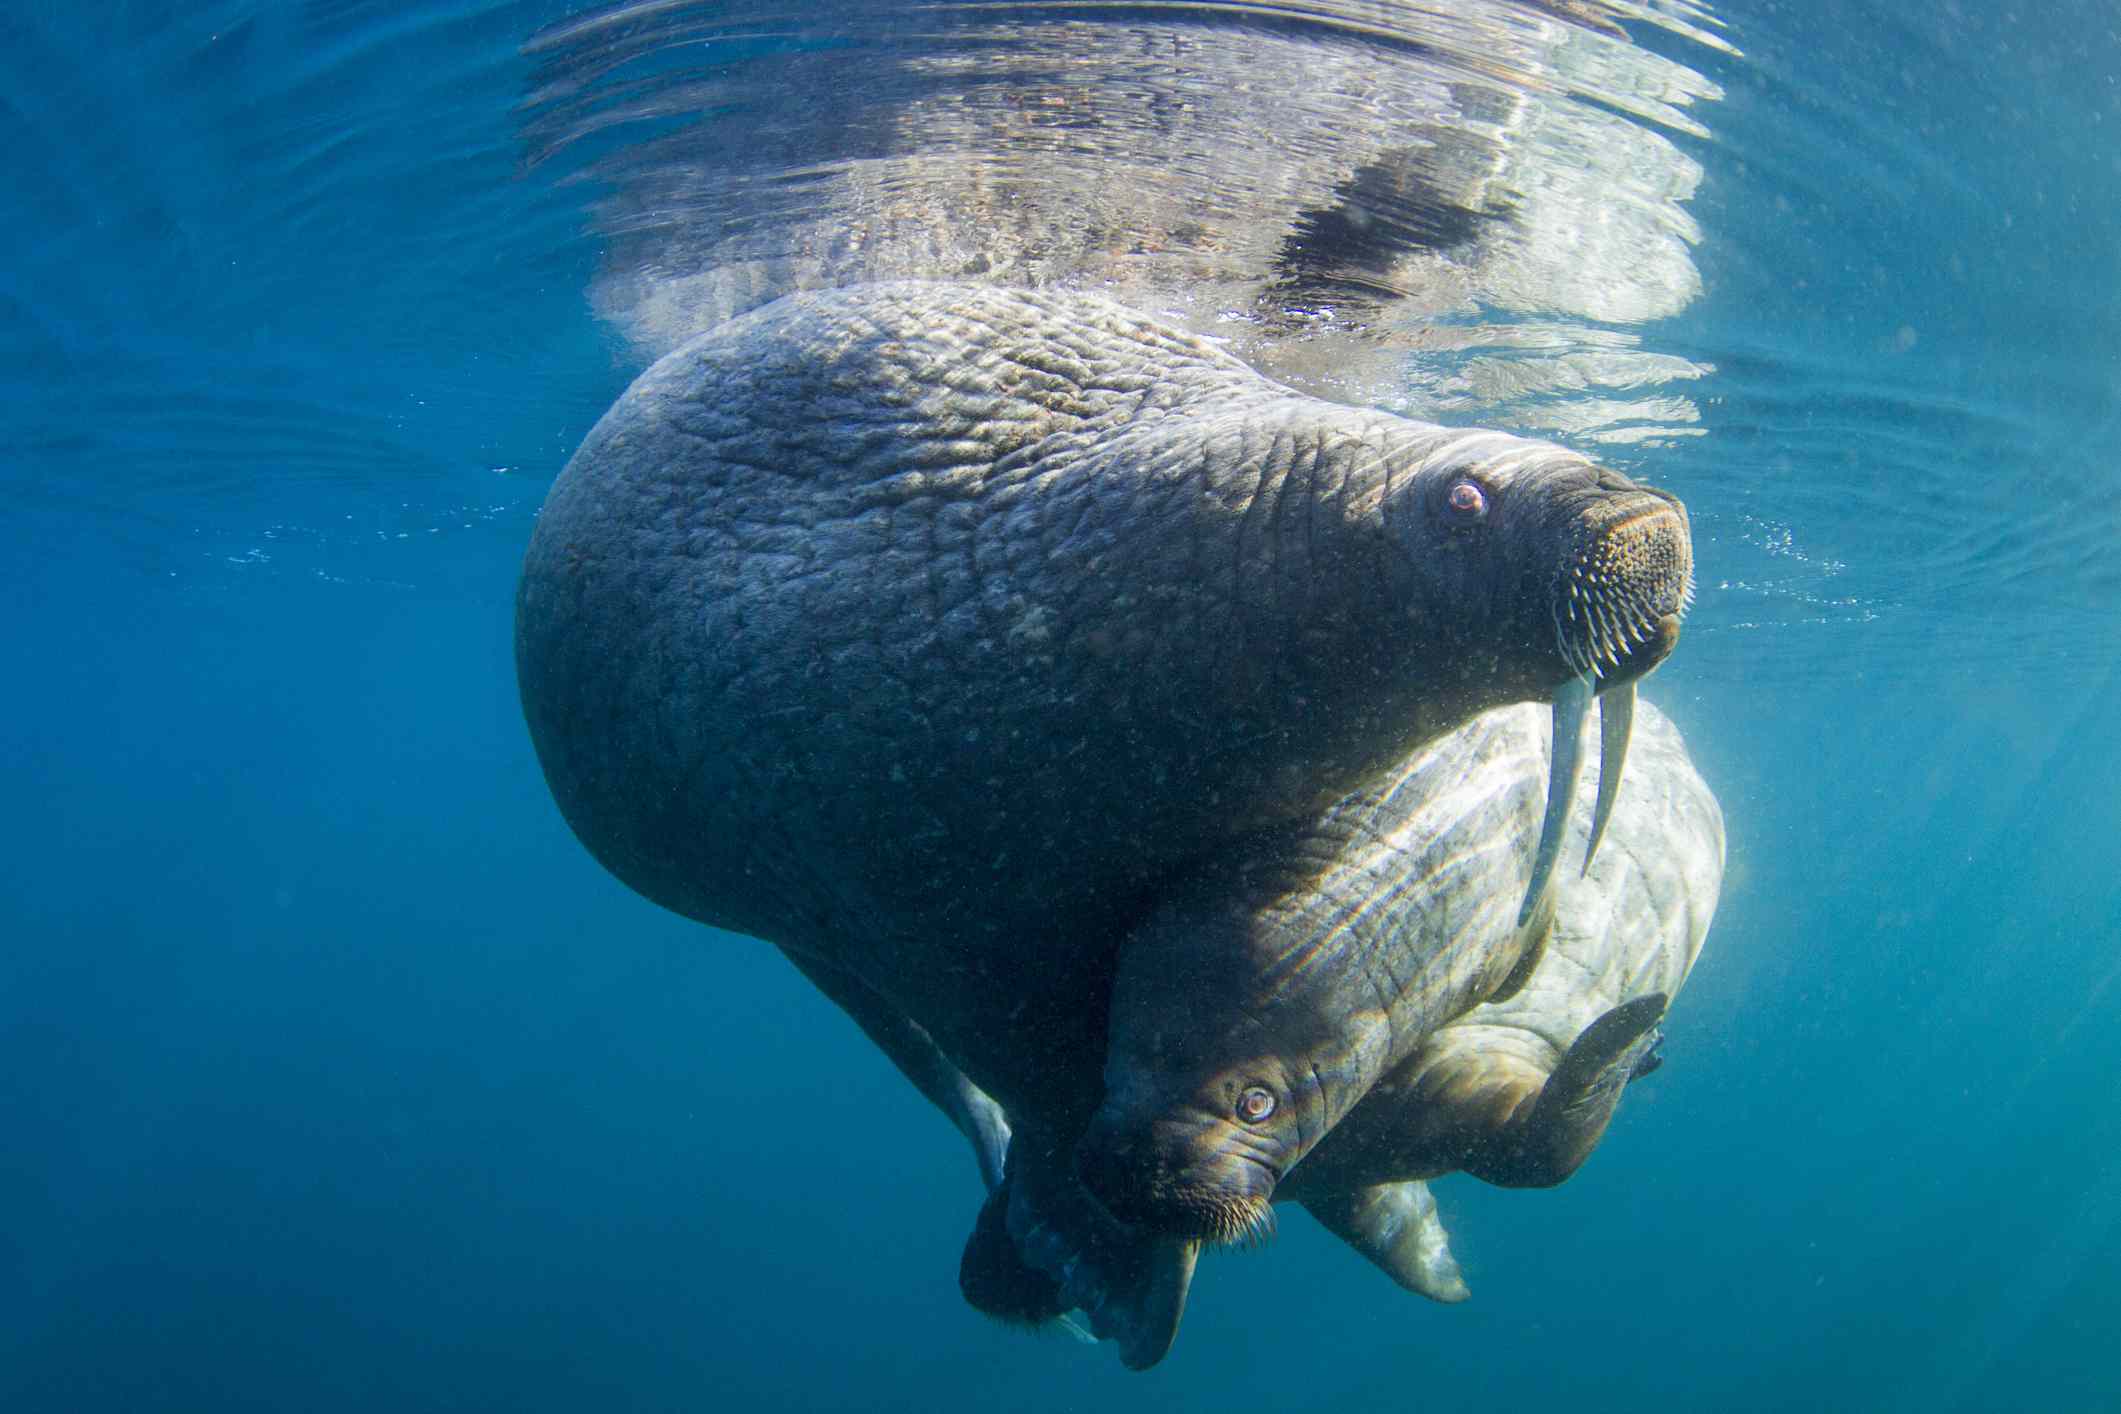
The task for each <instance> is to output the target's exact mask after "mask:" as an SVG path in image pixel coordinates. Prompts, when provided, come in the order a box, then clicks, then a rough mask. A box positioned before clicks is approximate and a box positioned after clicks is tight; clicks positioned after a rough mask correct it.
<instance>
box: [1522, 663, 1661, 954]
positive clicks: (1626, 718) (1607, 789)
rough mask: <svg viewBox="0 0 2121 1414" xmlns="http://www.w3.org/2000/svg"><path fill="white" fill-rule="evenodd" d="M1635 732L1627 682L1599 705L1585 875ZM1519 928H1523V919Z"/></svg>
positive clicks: (1616, 795)
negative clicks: (1594, 790)
mask: <svg viewBox="0 0 2121 1414" xmlns="http://www.w3.org/2000/svg"><path fill="white" fill-rule="evenodd" d="M1634 729H1635V684H1633V683H1624V684H1622V685H1621V686H1619V687H1616V688H1613V689H1612V690H1611V691H1609V692H1607V693H1606V694H1605V696H1603V697H1602V698H1600V699H1599V702H1598V808H1597V809H1596V810H1594V811H1593V812H1592V813H1591V842H1590V844H1588V845H1586V846H1585V847H1584V851H1583V872H1584V873H1586V874H1588V873H1590V872H1591V861H1592V860H1594V859H1596V858H1597V857H1598V842H1599V841H1600V840H1602V839H1604V838H1605V827H1606V826H1607V825H1608V824H1609V823H1611V821H1612V819H1613V802H1614V801H1615V800H1618V799H1619V798H1620V767H1621V763H1622V762H1624V761H1626V760H1627V759H1628V736H1629V734H1630V733H1631V732H1633V731H1634ZM1518 926H1519V927H1522V926H1524V925H1523V922H1522V921H1521V920H1520V922H1519V924H1518Z"/></svg>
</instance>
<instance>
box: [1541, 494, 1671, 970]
mask: <svg viewBox="0 0 2121 1414" xmlns="http://www.w3.org/2000/svg"><path fill="white" fill-rule="evenodd" d="M1600 490H1601V491H1603V492H1605V493H1606V495H1607V499H1605V500H1602V501H1601V502H1600V503H1599V504H1598V507H1597V511H1596V513H1595V514H1592V515H1588V516H1586V517H1585V518H1584V520H1583V521H1582V525H1581V531H1580V538H1579V539H1578V542H1577V545H1576V549H1575V552H1574V553H1573V554H1571V555H1569V556H1568V557H1567V558H1566V560H1565V561H1564V562H1563V564H1562V566H1561V569H1560V571H1559V572H1558V573H1557V574H1556V576H1555V578H1554V582H1553V586H1552V589H1551V591H1550V596H1549V603H1550V605H1551V607H1552V611H1553V615H1554V630H1555V637H1556V640H1557V642H1558V643H1559V645H1560V648H1561V655H1562V658H1563V660H1564V661H1566V662H1567V663H1568V665H1569V666H1570V668H1572V669H1573V670H1574V673H1575V676H1573V677H1571V678H1570V679H1569V680H1568V681H1567V682H1565V683H1563V684H1562V685H1561V687H1560V688H1559V690H1557V691H1556V692H1555V694H1554V732H1553V737H1554V741H1553V750H1552V755H1551V758H1550V766H1549V774H1548V777H1547V807H1546V814H1545V817H1544V818H1543V819H1542V820H1541V821H1540V826H1539V844H1538V846H1537V848H1536V849H1535V850H1534V851H1533V856H1532V879H1531V883H1530V885H1529V886H1528V887H1527V888H1526V889H1525V896H1524V903H1523V905H1522V906H1521V907H1520V908H1519V909H1518V912H1517V926H1518V927H1520V928H1521V927H1523V926H1524V925H1525V924H1526V923H1528V922H1530V921H1531V918H1532V915H1533V914H1534V913H1535V912H1537V911H1538V908H1539V904H1540V900H1541V899H1543V898H1544V897H1545V896H1546V891H1547V887H1548V885H1549V884H1550V883H1552V882H1553V877H1554V865H1555V862H1556V860H1557V859H1558V858H1559V856H1560V854H1561V838H1562V835H1563V834H1564V833H1565V832H1566V830H1567V826H1568V819H1569V811H1570V809H1571V808H1572V807H1573V806H1574V804H1575V801H1576V777H1577V773H1578V771H1579V769H1580V768H1581V766H1582V762H1583V728H1584V719H1585V717H1587V716H1588V715H1589V714H1590V710H1591V699H1592V697H1593V696H1594V695H1599V696H1602V697H1603V699H1604V700H1603V705H1602V710H1601V711H1600V712H1599V746H1598V754H1599V762H1598V803H1597V808H1596V810H1595V811H1594V812H1593V815H1592V819H1591V840H1590V844H1589V846H1588V847H1587V848H1586V849H1585V851H1584V858H1583V867H1584V868H1585V869H1586V870H1588V869H1589V868H1590V867H1591V860H1592V859H1593V858H1594V857H1596V855H1597V853H1598V842H1599V841H1600V840H1601V839H1603V838H1604V837H1605V828H1606V823H1607V821H1609V820H1610V819H1611V818H1612V814H1613V802H1614V801H1615V800H1617V799H1618V798H1619V795H1620V778H1621V771H1622V768H1623V767H1624V765H1625V763H1626V761H1627V754H1628V736H1629V734H1630V732H1631V730H1632V728H1633V725H1634V720H1635V684H1636V682H1637V681H1638V680H1639V679H1641V678H1642V677H1643V676H1644V675H1645V674H1646V673H1648V672H1649V671H1650V670H1651V669H1652V668H1655V667H1656V666H1657V665H1658V664H1659V663H1661V662H1663V661H1664V660H1665V659H1666V658H1667V657H1669V656H1670V655H1671V652H1672V649H1673V648H1674V647H1676V646H1677V645H1678V643H1679V621H1680V619H1681V618H1683V617H1684V616H1685V614H1686V610H1687V606H1688V605H1689V604H1690V603H1692V602H1693V598H1694V550H1693V538H1692V536H1691V535H1690V534H1689V533H1688V526H1687V514H1686V507H1685V506H1684V505H1682V504H1680V501H1679V499H1678V498H1677V497H1676V496H1672V495H1670V494H1668V493H1666V492H1663V491H1658V490H1655V489H1653V488H1650V487H1646V486H1635V485H1633V484H1632V483H1628V482H1626V481H1625V480H1624V479H1623V478H1621V477H1619V476H1617V475H1614V474H1611V473H1603V474H1601V477H1600ZM1616 492H1617V493H1620V494H1617V495H1616V494H1615V493H1616Z"/></svg>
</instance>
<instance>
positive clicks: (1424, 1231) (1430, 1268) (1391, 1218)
mask: <svg viewBox="0 0 2121 1414" xmlns="http://www.w3.org/2000/svg"><path fill="white" fill-rule="evenodd" d="M1303 1205H1304V1207H1305V1208H1307V1209H1309V1210H1310V1213H1311V1216H1312V1217H1314V1218H1317V1219H1318V1220H1319V1221H1320V1222H1321V1223H1323V1224H1325V1227H1326V1230H1327V1231H1328V1232H1330V1233H1332V1234H1333V1235H1334V1236H1335V1237H1338V1238H1339V1239H1340V1240H1341V1241H1343V1242H1345V1243H1347V1244H1348V1245H1349V1246H1350V1247H1353V1248H1354V1249H1355V1250H1356V1251H1358V1252H1360V1253H1362V1255H1363V1256H1365V1257H1368V1258H1369V1259H1370V1260H1371V1261H1372V1262H1374V1263H1376V1264H1377V1266H1378V1268H1379V1269H1380V1270H1382V1271H1383V1272H1384V1274H1385V1275H1386V1276H1388V1277H1390V1278H1392V1280H1394V1281H1396V1282H1398V1283H1399V1284H1400V1285H1401V1286H1403V1287H1405V1288H1406V1289H1407V1290H1409V1291H1411V1292H1413V1293H1414V1294H1415V1295H1417V1296H1426V1297H1428V1298H1429V1299H1430V1300H1431V1301H1443V1302H1458V1301H1463V1300H1465V1299H1466V1298H1467V1297H1468V1296H1471V1295H1472V1294H1473V1293H1472V1292H1471V1291H1469V1290H1467V1289H1466V1282H1465V1277H1464V1276H1463V1275H1461V1274H1460V1272H1459V1270H1458V1259H1457V1258H1455V1257H1453V1256H1452V1255H1451V1238H1450V1234H1448V1233H1446V1232H1445V1231H1444V1229H1443V1219H1442V1218H1441V1217H1439V1216H1438V1215H1437V1212H1436V1198H1435V1196H1434V1195H1433V1194H1431V1193H1430V1192H1429V1185H1428V1184H1426V1183H1423V1182H1422V1181H1421V1180H1419V1179H1409V1180H1407V1181H1406V1182H1404V1183H1380V1184H1378V1185H1376V1186H1375V1187H1372V1188H1358V1189H1356V1190H1355V1191H1354V1192H1352V1193H1333V1194H1327V1195H1324V1196H1321V1197H1317V1198H1306V1199H1304V1200H1303Z"/></svg>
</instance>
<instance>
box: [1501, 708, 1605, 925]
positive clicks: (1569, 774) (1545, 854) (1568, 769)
mask: <svg viewBox="0 0 2121 1414" xmlns="http://www.w3.org/2000/svg"><path fill="white" fill-rule="evenodd" d="M1590 710H1591V679H1590V677H1589V675H1588V674H1586V675H1585V676H1583V677H1579V678H1571V679H1569V681H1567V682H1565V683H1563V684H1562V685H1561V690H1560V691H1559V692H1556V693H1555V694H1554V749H1553V752H1552V760H1551V764H1550V765H1549V767H1548V770H1547V813H1546V818H1545V819H1543V820H1541V821H1540V822H1539V848H1538V850H1537V851H1536V852H1534V854H1533V855H1532V882H1531V885H1530V886H1529V887H1528V888H1526V889H1525V891H1524V906H1523V907H1522V908H1520V909H1518V910H1517V926H1518V927H1520V928H1522V927H1524V925H1525V924H1527V923H1529V922H1531V921H1532V913H1533V911H1534V910H1536V909H1537V908H1538V907H1539V901H1540V899H1542V898H1544V897H1545V896H1546V892H1547V884H1548V883H1549V882H1550V881H1551V880H1552V879H1553V877H1554V861H1555V859H1556V858H1558V857H1559V856H1560V854H1561V839H1562V836H1563V835H1565V834H1567V833H1568V824H1569V807H1570V806H1572V805H1574V804H1575V803H1576V773H1577V771H1578V769H1579V768H1581V766H1582V765H1583V719H1584V716H1585V714H1586V713H1588V712H1589V711H1590Z"/></svg>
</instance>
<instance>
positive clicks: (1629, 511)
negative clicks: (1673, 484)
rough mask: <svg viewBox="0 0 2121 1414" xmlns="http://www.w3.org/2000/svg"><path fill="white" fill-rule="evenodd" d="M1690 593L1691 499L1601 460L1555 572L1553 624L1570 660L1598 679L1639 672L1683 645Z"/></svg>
mask: <svg viewBox="0 0 2121 1414" xmlns="http://www.w3.org/2000/svg"><path fill="white" fill-rule="evenodd" d="M1693 598H1694V542H1693V535H1692V532H1691V529H1690V527H1689V526H1688V523H1687V513H1686V506H1685V505H1684V504H1682V503H1681V502H1680V500H1679V498H1678V497H1676V496H1674V495H1672V494H1671V493H1670V492H1667V491H1659V490H1656V489H1655V488H1653V487H1648V486H1639V485H1637V484H1636V483H1634V482H1632V481H1630V480H1628V479H1627V478H1626V477H1624V476H1622V475H1620V473H1618V472H1614V471H1607V470H1605V469H1604V468H1600V469H1599V472H1598V494H1597V497H1596V499H1595V500H1594V501H1593V502H1591V503H1590V504H1589V505H1588V506H1587V507H1586V508H1585V510H1584V512H1583V514H1582V518H1581V520H1580V521H1579V525H1578V533H1577V542H1576V546H1575V550H1574V553H1572V554H1570V555H1569V556H1568V557H1567V558H1566V559H1565V561H1564V562H1563V564H1562V565H1561V567H1560V571H1559V573H1558V574H1557V575H1556V577H1555V581H1554V590H1553V611H1554V625H1555V629H1556V631H1557V633H1558V635H1559V637H1560V641H1561V650H1562V654H1563V656H1564V657H1565V658H1567V659H1568V661H1569V665H1570V666H1571V667H1572V668H1574V669H1575V670H1576V671H1577V672H1578V673H1579V674H1581V675H1583V676H1586V677H1591V678H1595V679H1596V680H1597V681H1598V683H1599V685H1600V687H1601V688H1603V687H1614V686H1619V685H1622V684H1625V683H1630V682H1633V681H1635V680H1636V679H1637V678H1640V677H1641V676H1643V674H1645V673H1647V672H1649V671H1650V670H1651V669H1652V668H1654V667H1656V666H1657V665H1658V664H1659V663H1661V662H1663V661H1664V660H1665V659H1666V658H1667V657H1668V656H1670V654H1671V652H1672V649H1673V648H1674V647H1676V646H1677V645H1678V643H1679V622H1680V620H1681V619H1682V618H1683V617H1684V616H1685V614H1686V610H1687V606H1688V605H1689V604H1690V603H1692V602H1693Z"/></svg>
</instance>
